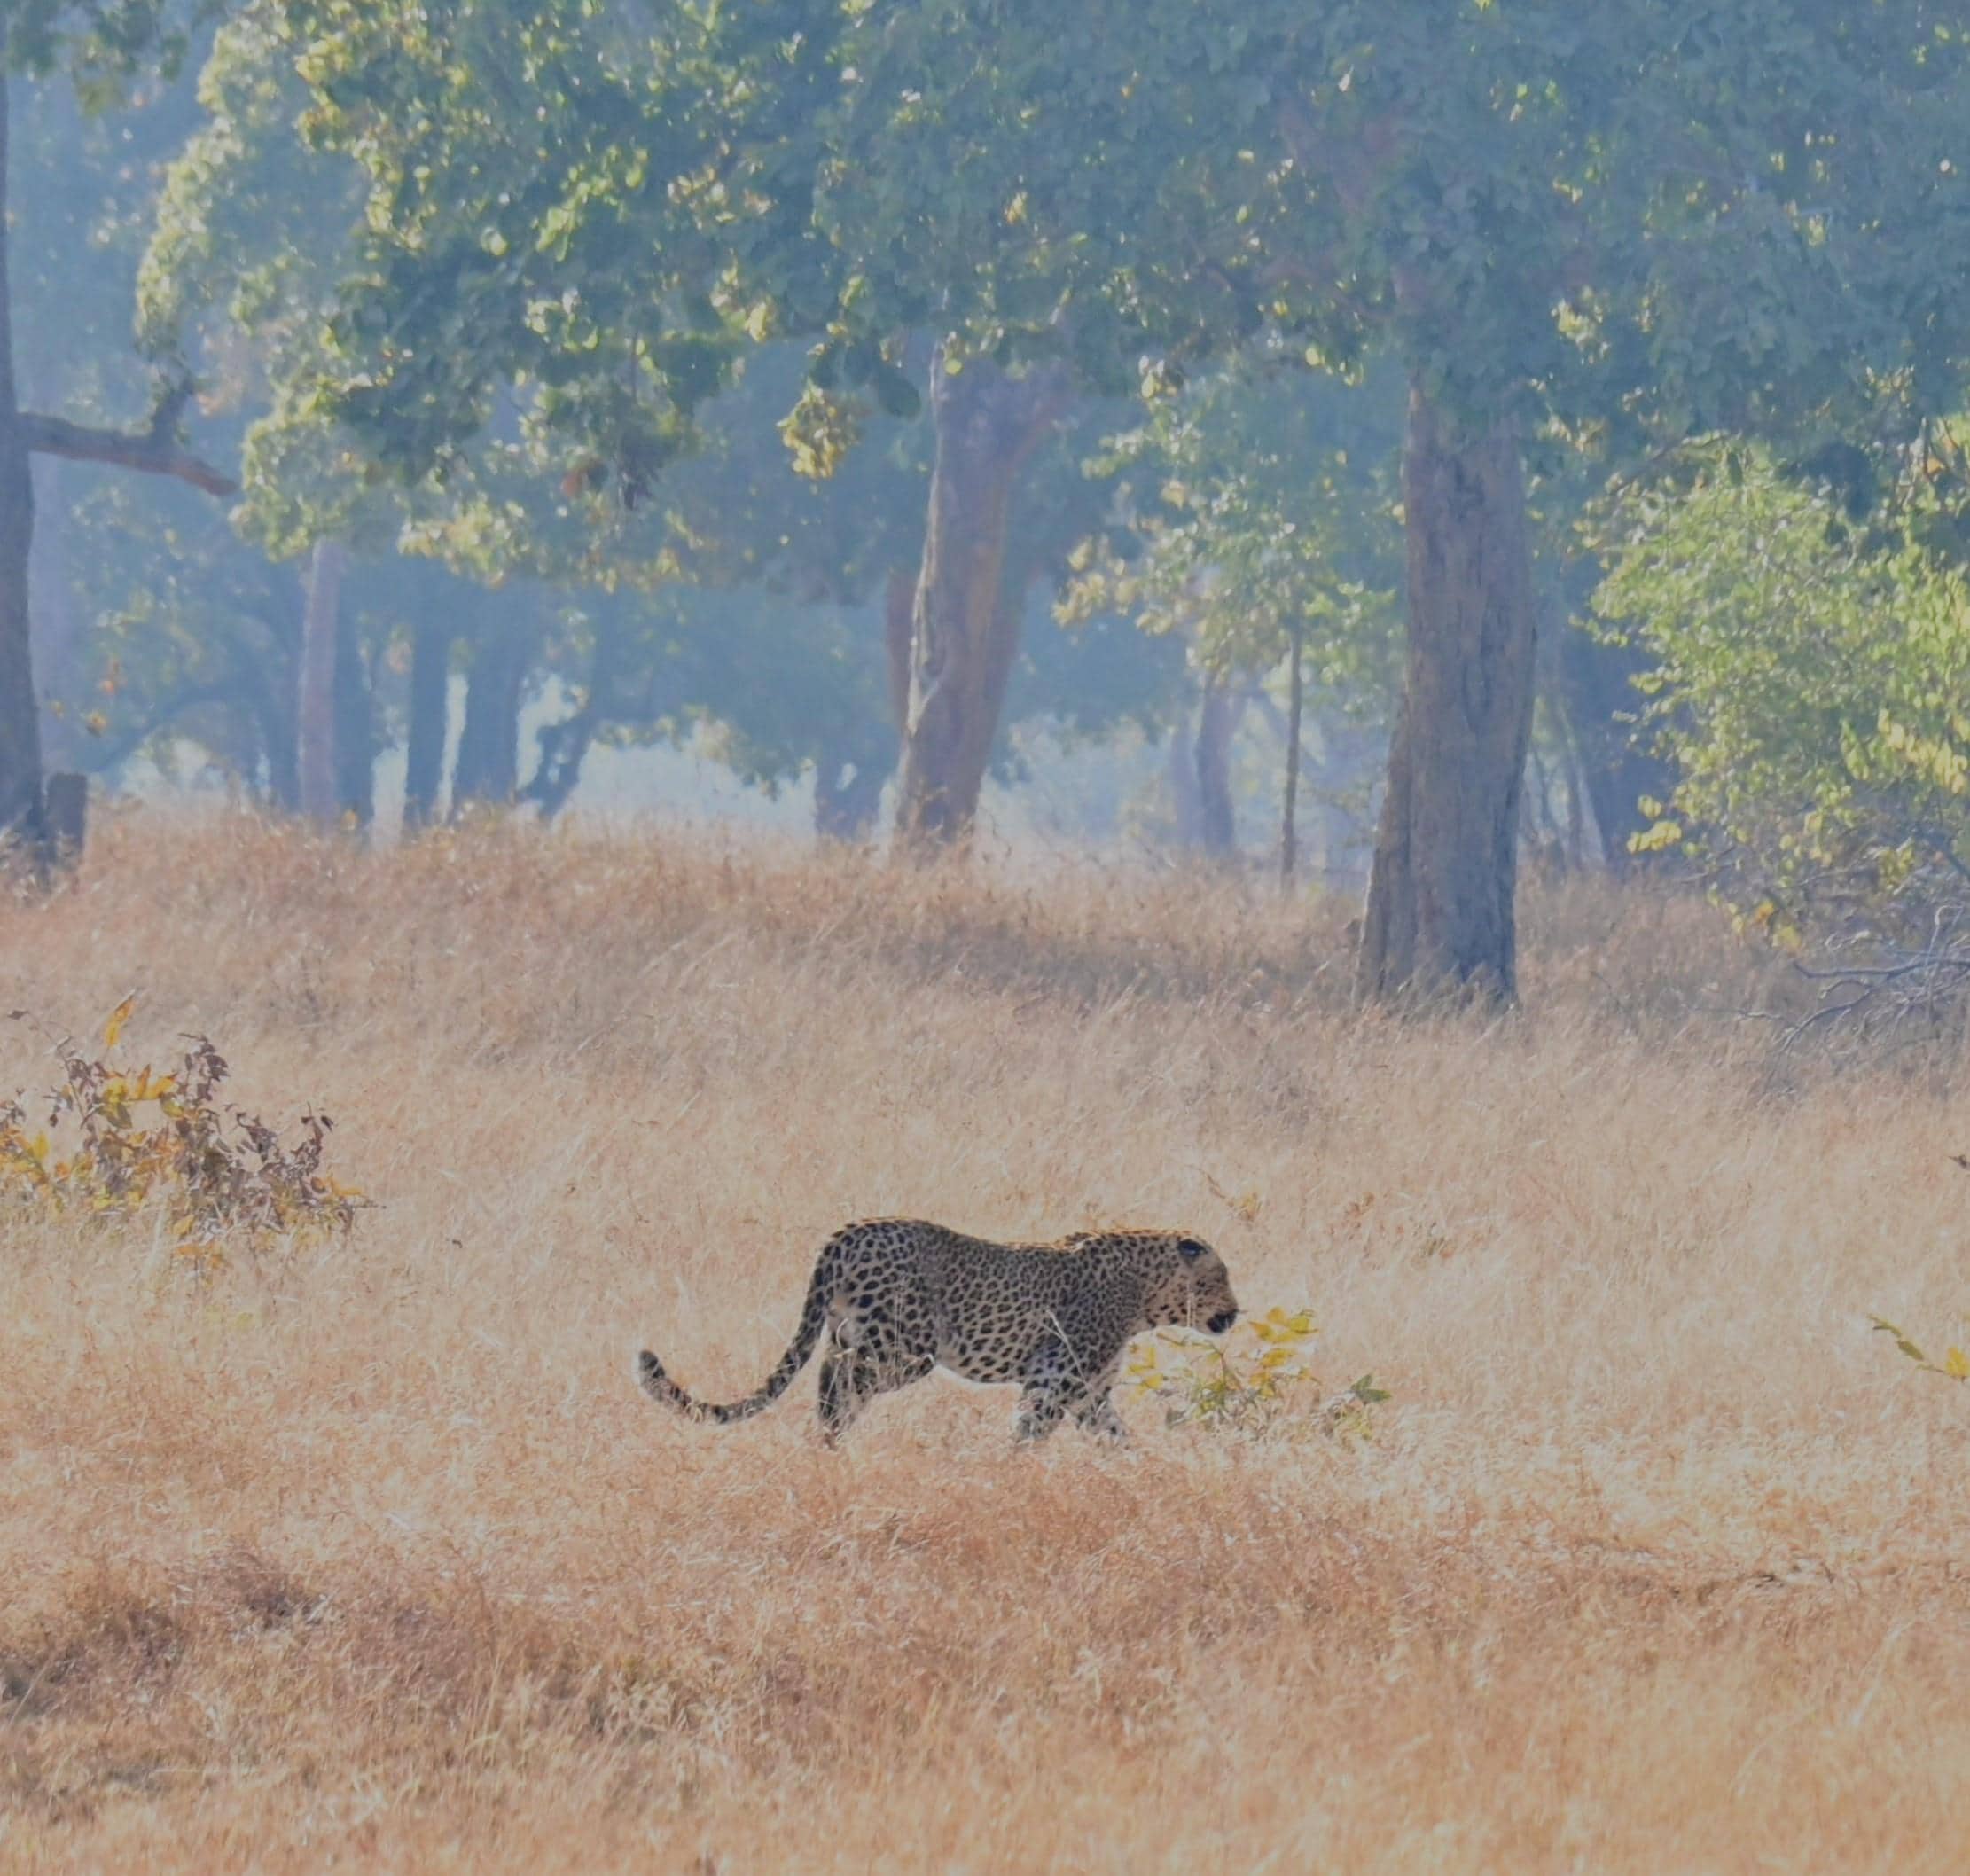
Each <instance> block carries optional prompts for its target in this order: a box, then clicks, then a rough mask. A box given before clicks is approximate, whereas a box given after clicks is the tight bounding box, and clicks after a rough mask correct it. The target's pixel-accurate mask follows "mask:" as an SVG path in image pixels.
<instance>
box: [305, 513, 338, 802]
mask: <svg viewBox="0 0 1970 1876" xmlns="http://www.w3.org/2000/svg"><path fill="white" fill-rule="evenodd" d="M347 566H348V554H347V552H346V551H345V550H344V548H343V547H342V544H341V543H340V542H339V541H317V542H316V543H315V551H314V554H313V555H312V557H311V558H310V559H309V563H308V602H307V605H306V606H305V607H304V609H303V611H302V614H301V688H300V692H299V699H298V701H297V703H296V706H295V710H294V728H295V736H296V739H297V740H298V742H299V743H300V746H301V812H302V813H303V814H305V815H306V816H307V817H308V818H309V820H311V821H313V822H314V823H315V824H316V825H317V826H321V827H333V826H334V825H336V824H337V823H338V822H339V821H340V819H341V809H340V805H339V803H338V802H337V801H336V791H335V647H336V641H337V639H338V638H339V637H340V635H341V619H342V574H343V571H344V569H345V568H346V567H347Z"/></svg>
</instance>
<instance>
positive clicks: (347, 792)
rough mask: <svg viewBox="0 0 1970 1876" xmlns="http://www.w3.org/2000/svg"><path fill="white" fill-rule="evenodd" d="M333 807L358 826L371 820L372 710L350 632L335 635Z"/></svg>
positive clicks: (373, 794) (373, 785) (366, 680)
mask: <svg viewBox="0 0 1970 1876" xmlns="http://www.w3.org/2000/svg"><path fill="white" fill-rule="evenodd" d="M335 806H336V809H337V810H338V812H339V813H340V814H341V815H345V816H354V817H355V820H356V825H357V826H358V827H367V826H369V825H370V824H371V822H372V821H373V820H375V818H376V707H375V700H374V698H373V697H372V696H371V691H370V674H369V671H368V668H367V667H366V666H365V664H364V658H363V648H362V646H361V645H358V644H357V643H356V634H355V633H354V632H353V631H350V630H348V629H347V628H346V627H345V628H344V629H342V630H340V631H338V632H337V633H336V635H335Z"/></svg>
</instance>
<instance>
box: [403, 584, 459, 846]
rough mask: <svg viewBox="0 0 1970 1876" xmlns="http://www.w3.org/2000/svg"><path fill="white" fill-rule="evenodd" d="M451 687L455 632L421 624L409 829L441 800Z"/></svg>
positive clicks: (413, 676) (415, 641) (409, 753)
mask: <svg viewBox="0 0 1970 1876" xmlns="http://www.w3.org/2000/svg"><path fill="white" fill-rule="evenodd" d="M450 690H451V634H450V631H449V630H447V629H445V627H443V626H442V625H438V624H435V623H433V622H430V621H425V622H423V623H420V624H419V625H418V627H417V629H416V630H415V631H414V632H413V634H412V635H411V639H410V729H409V732H408V734H407V736H406V738H405V745H406V746H405V752H404V765H403V826H404V831H405V832H414V831H415V830H417V829H418V828H419V827H426V826H428V825H430V823H431V817H432V815H433V813H434V811H435V809H436V808H437V805H438V787H439V785H440V784H441V783H442V781H443V779H444V746H445V734H446V731H447V730H448V729H449V728H450V703H451V696H450Z"/></svg>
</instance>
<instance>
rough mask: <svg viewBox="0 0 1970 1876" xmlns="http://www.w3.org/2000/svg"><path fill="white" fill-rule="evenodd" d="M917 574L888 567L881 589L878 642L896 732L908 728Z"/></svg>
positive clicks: (915, 634)
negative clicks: (884, 666)
mask: <svg viewBox="0 0 1970 1876" xmlns="http://www.w3.org/2000/svg"><path fill="white" fill-rule="evenodd" d="M916 618H917V575H915V574H914V573H912V572H911V570H910V569H909V568H908V567H891V568H890V569H889V576H888V578H887V580H886V581H885V582H884V583H883V589H882V642H883V650H884V652H885V653H887V669H888V675H889V720H890V721H891V722H892V723H895V726H896V734H897V735H898V736H899V737H900V736H906V735H908V734H909V732H910V660H911V650H912V648H913V647H914V645H915V644H916V637H917V629H916Z"/></svg>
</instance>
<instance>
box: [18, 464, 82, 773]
mask: <svg viewBox="0 0 1970 1876" xmlns="http://www.w3.org/2000/svg"><path fill="white" fill-rule="evenodd" d="M30 473H32V475H33V477H34V489H35V539H34V551H33V552H32V554H31V555H30V557H29V560H28V568H27V577H28V582H29V587H30V590H31V591H32V594H33V599H34V606H33V611H34V640H33V655H34V668H35V674H36V676H37V678H38V680H39V686H40V692H41V697H42V700H43V710H44V712H45V713H46V720H45V721H44V722H43V723H42V726H41V728H42V759H43V762H46V763H47V765H48V767H49V769H50V770H57V769H65V770H79V769H82V768H84V767H86V766H88V763H89V744H90V735H89V731H88V729H87V725H86V718H87V715H88V712H89V704H88V700H87V692H88V688H89V686H88V681H87V679H86V678H85V677H84V676H83V673H82V631H81V629H80V624H79V621H78V620H77V618H76V614H75V607H74V602H73V600H72V598H71V597H70V594H69V590H68V568H67V565H66V561H65V559H64V558H63V554H62V536H63V532H64V529H63V517H64V515H65V514H66V505H65V504H64V502H63V500H62V486H61V485H62V481H63V476H64V471H63V469H62V465H61V464H60V462H59V460H58V459H57V458H55V457H40V458H38V459H37V460H35V462H34V463H33V465H32V466H31V470H30Z"/></svg>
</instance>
